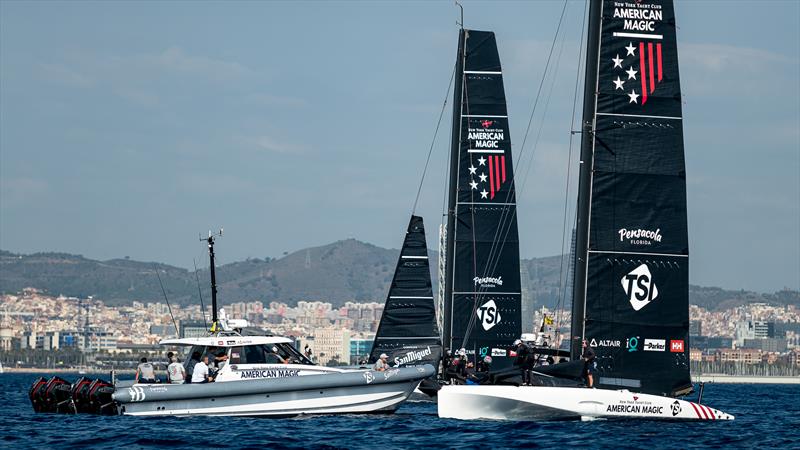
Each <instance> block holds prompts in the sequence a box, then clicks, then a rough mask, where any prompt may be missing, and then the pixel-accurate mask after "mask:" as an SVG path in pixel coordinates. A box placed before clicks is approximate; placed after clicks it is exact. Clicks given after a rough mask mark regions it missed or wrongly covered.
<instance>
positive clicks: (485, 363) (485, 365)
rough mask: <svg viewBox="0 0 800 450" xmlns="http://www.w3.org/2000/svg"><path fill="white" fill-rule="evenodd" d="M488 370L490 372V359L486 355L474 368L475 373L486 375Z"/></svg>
mask: <svg viewBox="0 0 800 450" xmlns="http://www.w3.org/2000/svg"><path fill="white" fill-rule="evenodd" d="M490 370H492V357H491V356H489V355H486V356H484V357H483V359H482V360H480V361H478V367H477V368H476V372H486V373H488V372H489V371H490Z"/></svg>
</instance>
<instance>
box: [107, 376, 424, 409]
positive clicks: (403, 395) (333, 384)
mask: <svg viewBox="0 0 800 450" xmlns="http://www.w3.org/2000/svg"><path fill="white" fill-rule="evenodd" d="M432 373H433V367H432V366H425V367H420V368H408V369H393V370H390V371H386V372H374V371H361V372H347V373H338V374H326V375H308V376H303V377H297V378H293V379H287V378H283V379H270V380H251V381H233V382H225V383H208V384H194V385H192V384H189V385H134V386H131V387H128V388H124V389H118V390H117V392H116V393H115V394H114V399H115V400H116V401H118V402H119V403H120V405H121V406H120V413H121V414H124V415H134V416H194V415H207V416H272V417H288V416H296V415H302V414H364V413H390V412H393V411H394V410H395V409H397V407H398V406H399V405H400V404H401V403H402V402H403V401H405V400H406V399H407V398H408V396H409V395H411V393H412V392H413V391H414V389H415V388H416V387H417V385H418V384H419V382H420V381H421V380H422V379H424V378H426V377H428V376H430V375H431V374H432Z"/></svg>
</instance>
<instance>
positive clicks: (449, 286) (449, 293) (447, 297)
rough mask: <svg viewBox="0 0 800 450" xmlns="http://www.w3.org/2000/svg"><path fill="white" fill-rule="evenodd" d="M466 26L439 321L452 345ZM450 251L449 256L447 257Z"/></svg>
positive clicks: (462, 35) (462, 39)
mask: <svg viewBox="0 0 800 450" xmlns="http://www.w3.org/2000/svg"><path fill="white" fill-rule="evenodd" d="M466 33H467V32H466V30H464V28H463V26H462V28H461V30H460V32H459V35H458V58H457V61H456V79H455V84H454V85H453V129H452V135H451V138H450V181H449V184H448V188H449V189H448V192H449V196H448V200H447V229H446V232H445V237H446V246H445V255H446V258H445V278H444V282H445V289H444V316H443V320H442V322H443V324H442V346H443V347H444V348H445V349H450V350H454V349H453V348H452V336H453V320H452V319H453V283H454V276H453V267H454V264H453V261H454V259H455V250H456V249H455V227H456V201H457V200H458V171H459V154H460V151H461V110H462V103H463V92H464V59H465V57H466V54H465V52H464V45H465V41H466ZM447 255H449V257H447Z"/></svg>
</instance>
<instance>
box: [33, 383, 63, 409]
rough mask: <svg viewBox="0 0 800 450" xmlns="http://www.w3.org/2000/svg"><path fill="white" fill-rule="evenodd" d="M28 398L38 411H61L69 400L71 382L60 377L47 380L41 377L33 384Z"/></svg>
mask: <svg viewBox="0 0 800 450" xmlns="http://www.w3.org/2000/svg"><path fill="white" fill-rule="evenodd" d="M28 398H29V399H30V400H31V404H32V405H33V410H34V411H36V412H61V411H60V409H62V408H63V407H64V405H66V403H68V400H69V382H67V380H65V379H63V378H59V377H53V378H50V379H49V380H47V381H45V379H44V378H42V377H39V378H38V379H36V381H34V382H33V385H31V388H30V390H29V391H28Z"/></svg>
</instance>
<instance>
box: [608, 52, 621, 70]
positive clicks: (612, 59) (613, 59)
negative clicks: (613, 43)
mask: <svg viewBox="0 0 800 450" xmlns="http://www.w3.org/2000/svg"><path fill="white" fill-rule="evenodd" d="M611 61H614V67H612V69H616V68H617V67H619V68H620V69H621V68H622V58H620V57H619V53H617V57H616V58H611Z"/></svg>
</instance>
